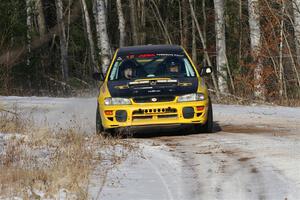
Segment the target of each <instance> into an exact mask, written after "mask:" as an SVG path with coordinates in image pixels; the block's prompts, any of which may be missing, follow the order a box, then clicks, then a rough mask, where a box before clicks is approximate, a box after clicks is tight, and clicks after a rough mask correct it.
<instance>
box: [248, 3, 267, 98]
mask: <svg viewBox="0 0 300 200" xmlns="http://www.w3.org/2000/svg"><path fill="white" fill-rule="evenodd" d="M258 3H259V1H258V0H248V10H249V27H250V43H251V54H252V57H253V61H254V63H255V64H256V66H255V69H254V96H255V98H258V99H263V100H264V99H265V94H264V82H263V76H262V75H263V65H262V61H261V59H260V53H261V29H260V21H259V19H260V15H259V10H258V8H259V5H258Z"/></svg>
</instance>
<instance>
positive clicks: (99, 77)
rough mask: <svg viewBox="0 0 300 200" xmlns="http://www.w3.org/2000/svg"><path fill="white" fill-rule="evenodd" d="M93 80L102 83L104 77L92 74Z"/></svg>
mask: <svg viewBox="0 0 300 200" xmlns="http://www.w3.org/2000/svg"><path fill="white" fill-rule="evenodd" d="M93 79H94V80H96V81H104V75H103V74H102V73H100V72H94V73H93Z"/></svg>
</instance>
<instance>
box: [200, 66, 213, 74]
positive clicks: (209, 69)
mask: <svg viewBox="0 0 300 200" xmlns="http://www.w3.org/2000/svg"><path fill="white" fill-rule="evenodd" d="M211 73H212V67H209V66H208V67H202V68H201V71H200V76H208V75H210V74H211Z"/></svg>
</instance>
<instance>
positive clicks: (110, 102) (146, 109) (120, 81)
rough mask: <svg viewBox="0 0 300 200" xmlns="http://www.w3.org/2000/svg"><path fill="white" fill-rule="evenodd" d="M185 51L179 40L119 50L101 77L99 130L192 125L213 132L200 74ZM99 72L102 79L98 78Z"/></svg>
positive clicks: (208, 69)
mask: <svg viewBox="0 0 300 200" xmlns="http://www.w3.org/2000/svg"><path fill="white" fill-rule="evenodd" d="M211 72H212V69H211V67H202V68H201V71H200V72H198V71H197V69H196V67H195V66H194V64H193V63H192V60H191V59H190V57H189V56H188V54H187V53H186V51H185V50H184V49H183V48H182V47H180V46H177V45H147V46H133V47H124V48H120V49H118V50H117V51H116V52H115V54H114V57H113V59H112V62H111V64H110V66H109V68H108V71H107V74H106V77H105V78H103V76H102V75H101V74H100V73H95V74H94V78H95V79H96V80H99V81H100V80H102V81H103V84H102V86H101V88H100V94H99V97H98V108H97V113H96V129H97V133H101V132H107V133H111V131H113V130H114V129H120V128H125V127H126V128H129V127H143V126H148V127H149V126H151V127H156V126H164V125H191V126H190V127H193V128H195V129H194V130H196V131H198V132H200V131H201V132H212V125H213V113H212V105H211V101H210V98H209V96H208V91H207V87H206V85H205V83H204V80H203V78H202V76H204V75H207V74H210V73H211ZM101 77H102V78H101Z"/></svg>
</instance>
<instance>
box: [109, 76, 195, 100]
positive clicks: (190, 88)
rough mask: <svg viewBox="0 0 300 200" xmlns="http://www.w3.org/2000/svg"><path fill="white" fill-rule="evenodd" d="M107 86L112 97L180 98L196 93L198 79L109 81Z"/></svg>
mask: <svg viewBox="0 0 300 200" xmlns="http://www.w3.org/2000/svg"><path fill="white" fill-rule="evenodd" d="M107 86H108V89H109V92H110V94H111V96H112V97H125V98H131V97H141V96H143V97H147V96H162V95H174V96H178V95H183V94H190V93H196V92H197V89H198V78H197V77H193V78H186V77H184V78H172V79H170V78H166V79H164V78H160V79H138V80H118V81H108V83H107Z"/></svg>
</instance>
